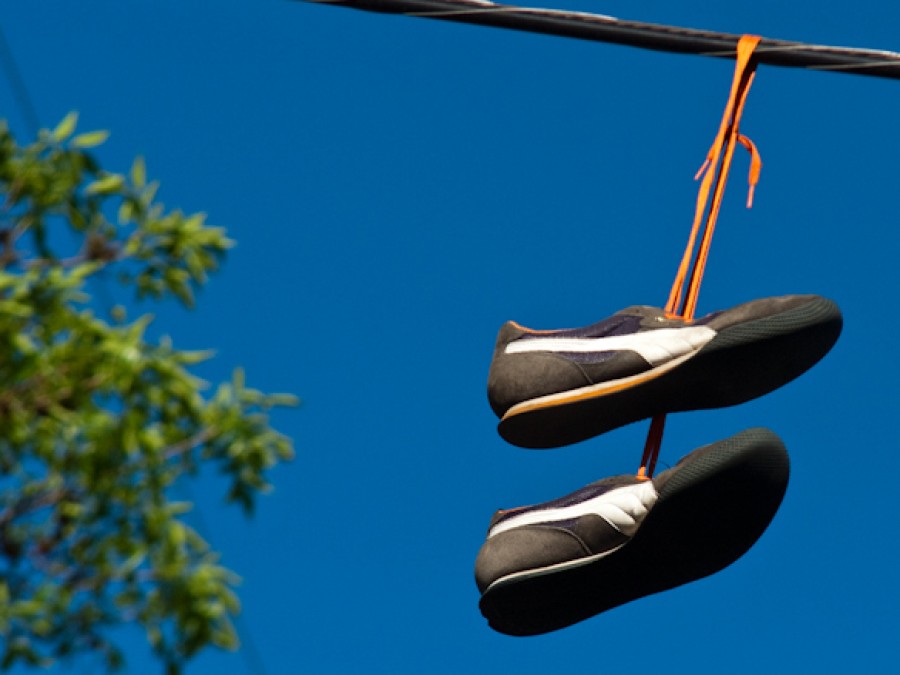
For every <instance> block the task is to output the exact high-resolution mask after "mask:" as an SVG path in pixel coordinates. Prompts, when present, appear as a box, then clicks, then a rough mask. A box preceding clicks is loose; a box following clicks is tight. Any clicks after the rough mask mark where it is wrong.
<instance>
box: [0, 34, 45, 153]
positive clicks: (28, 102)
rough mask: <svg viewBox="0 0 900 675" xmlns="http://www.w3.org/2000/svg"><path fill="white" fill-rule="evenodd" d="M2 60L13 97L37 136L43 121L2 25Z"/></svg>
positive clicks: (32, 133)
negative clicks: (40, 119)
mask: <svg viewBox="0 0 900 675" xmlns="http://www.w3.org/2000/svg"><path fill="white" fill-rule="evenodd" d="M0 61H2V63H3V70H4V71H5V72H6V79H7V80H9V86H10V89H12V94H13V98H15V100H16V103H17V104H18V106H19V109H20V110H21V112H22V118H23V119H24V120H25V124H26V126H27V127H28V132H29V133H30V134H31V136H32V137H34V138H37V135H38V130H39V129H40V128H41V123H40V121H39V119H38V114H37V110H36V108H35V107H34V99H32V98H31V94H30V93H29V91H28V85H26V84H25V78H23V77H22V72H21V71H20V70H19V66H18V64H16V59H15V57H14V56H13V53H12V49H11V48H10V46H9V42H7V40H6V35H5V34H4V33H3V27H2V26H0Z"/></svg>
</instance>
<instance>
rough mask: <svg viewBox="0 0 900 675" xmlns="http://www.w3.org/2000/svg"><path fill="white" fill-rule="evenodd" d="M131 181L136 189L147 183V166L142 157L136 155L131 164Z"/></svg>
mask: <svg viewBox="0 0 900 675" xmlns="http://www.w3.org/2000/svg"><path fill="white" fill-rule="evenodd" d="M131 183H132V184H133V185H134V186H135V187H136V188H138V189H140V188H142V187H144V186H145V185H146V184H147V166H146V164H145V163H144V158H143V157H137V158H136V159H135V160H134V163H133V164H132V165H131Z"/></svg>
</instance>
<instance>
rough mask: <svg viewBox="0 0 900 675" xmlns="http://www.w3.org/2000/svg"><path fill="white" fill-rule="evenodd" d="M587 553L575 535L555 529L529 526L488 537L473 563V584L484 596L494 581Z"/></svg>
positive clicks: (574, 558) (582, 543)
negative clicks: (475, 584) (474, 583)
mask: <svg viewBox="0 0 900 675" xmlns="http://www.w3.org/2000/svg"><path fill="white" fill-rule="evenodd" d="M587 555H590V551H589V550H588V549H587V547H586V546H585V545H584V542H582V541H581V540H580V539H579V538H578V537H577V536H576V535H574V534H573V533H571V532H569V531H567V530H562V529H559V528H555V527H548V526H543V525H528V526H525V527H518V528H516V529H514V530H509V531H508V532H501V533H500V534H498V535H497V536H496V537H491V538H490V539H488V540H487V541H486V542H484V546H482V547H481V550H480V551H479V552H478V557H477V558H476V559H475V582H476V583H477V584H478V588H479V590H480V591H481V592H482V593H483V592H484V591H485V589H486V588H487V587H488V586H490V585H491V584H492V583H493V582H495V581H496V580H497V579H500V578H502V577H505V576H507V575H509V574H515V573H516V572H522V571H524V570H530V569H535V568H540V567H547V566H548V565H555V564H557V563H561V562H567V561H570V560H578V559H580V558H583V557H585V556H587Z"/></svg>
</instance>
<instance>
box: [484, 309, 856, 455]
mask: <svg viewBox="0 0 900 675" xmlns="http://www.w3.org/2000/svg"><path fill="white" fill-rule="evenodd" d="M842 325H843V320H842V317H841V311H840V309H838V306H837V305H836V304H835V303H834V302H832V301H831V300H828V299H826V298H821V297H817V298H815V299H813V300H811V301H810V302H808V303H806V304H804V305H801V306H799V307H795V308H793V309H790V310H787V311H784V312H781V313H779V314H775V315H772V316H768V317H765V318H761V319H756V320H754V321H748V322H745V323H742V324H738V325H735V326H730V327H728V328H724V329H722V330H721V331H720V332H719V333H718V334H717V335H716V336H715V337H714V338H713V339H712V340H711V341H710V342H709V343H708V344H706V345H705V346H704V347H703V348H702V349H700V350H699V351H698V352H696V353H695V354H693V355H687V356H684V357H681V358H680V359H675V360H673V361H670V362H668V363H665V364H663V365H661V366H658V367H657V368H653V369H652V370H649V371H646V372H643V373H640V374H638V375H634V376H631V377H626V378H622V379H620V380H613V381H609V382H603V383H600V384H596V385H593V386H588V387H582V388H580V389H575V390H571V391H566V392H562V393H559V394H550V395H548V396H541V397H539V398H535V399H531V400H528V401H523V402H522V403H519V404H517V405H514V406H512V407H511V408H510V409H509V410H508V411H507V412H506V414H505V415H504V416H503V418H502V419H501V420H500V423H499V425H498V431H499V433H500V435H501V436H502V437H503V438H504V439H505V440H506V441H508V442H510V443H512V444H513V445H517V446H520V447H523V448H555V447H559V446H563V445H569V444H572V443H577V442H579V441H583V440H586V439H588V438H593V437H594V436H598V435H600V434H603V433H605V432H607V431H611V430H612V429H616V428H618V427H621V426H624V425H626V424H630V423H632V422H637V421H638V420H642V419H647V418H649V417H653V416H655V415H659V414H663V413H670V412H684V411H688V410H704V409H710V408H723V407H727V406H732V405H737V404H739V403H744V402H745V401H749V400H751V399H754V398H757V397H759V396H763V395H764V394H767V393H769V392H771V391H773V390H775V389H777V388H779V387H781V386H783V385H785V384H787V383H788V382H790V381H791V380H793V379H794V378H796V377H798V376H799V375H801V374H803V373H804V372H806V371H807V370H809V369H810V368H811V367H812V366H814V365H815V364H816V363H817V362H818V361H819V360H820V359H822V357H824V356H825V354H827V353H828V351H829V350H830V349H831V347H832V346H833V345H834V343H835V342H836V341H837V339H838V336H839V335H840V333H841V328H842Z"/></svg>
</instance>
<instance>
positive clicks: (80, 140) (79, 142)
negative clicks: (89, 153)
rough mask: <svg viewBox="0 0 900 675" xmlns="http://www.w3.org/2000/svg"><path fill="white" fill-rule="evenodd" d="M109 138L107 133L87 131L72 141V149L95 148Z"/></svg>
mask: <svg viewBox="0 0 900 675" xmlns="http://www.w3.org/2000/svg"><path fill="white" fill-rule="evenodd" d="M107 138H109V132H108V131H102V130H101V131H89V132H87V133H84V134H78V135H77V136H76V137H75V138H73V139H72V147H73V148H84V149H86V148H95V147H97V146H98V145H102V144H103V143H105V142H106V139H107Z"/></svg>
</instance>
